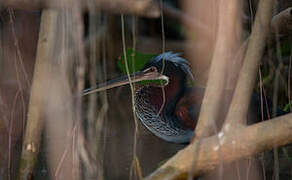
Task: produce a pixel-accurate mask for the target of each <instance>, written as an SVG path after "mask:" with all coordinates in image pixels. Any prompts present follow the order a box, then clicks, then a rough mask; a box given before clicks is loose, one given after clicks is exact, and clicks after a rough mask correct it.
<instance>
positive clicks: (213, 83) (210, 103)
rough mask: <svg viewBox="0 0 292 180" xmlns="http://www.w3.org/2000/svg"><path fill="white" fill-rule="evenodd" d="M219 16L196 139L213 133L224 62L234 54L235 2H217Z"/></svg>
mask: <svg viewBox="0 0 292 180" xmlns="http://www.w3.org/2000/svg"><path fill="white" fill-rule="evenodd" d="M218 15H219V19H218V31H217V40H216V44H215V50H214V54H213V58H212V63H211V68H210V70H209V79H208V82H207V88H206V92H205V96H204V99H203V102H202V108H201V112H200V116H199V120H198V124H197V127H196V131H195V132H196V138H202V137H206V136H210V135H212V134H213V133H214V132H216V123H215V121H216V120H217V119H218V117H219V113H221V111H220V110H222V109H221V106H222V104H221V102H222V95H223V93H224V87H225V84H226V71H227V67H228V62H229V60H230V59H232V58H233V57H234V54H233V52H232V51H230V50H232V49H233V47H234V45H235V34H236V32H235V31H236V27H237V26H236V25H237V23H238V21H239V5H238V2H237V1H233V0H231V1H228V2H226V1H220V2H219V14H218Z"/></svg>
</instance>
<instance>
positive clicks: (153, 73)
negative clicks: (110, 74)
mask: <svg viewBox="0 0 292 180" xmlns="http://www.w3.org/2000/svg"><path fill="white" fill-rule="evenodd" d="M145 80H162V81H166V83H164V84H163V86H166V85H167V84H168V81H169V78H168V77H167V76H165V75H163V74H160V73H159V72H158V71H157V69H156V68H155V67H150V68H148V69H145V70H144V71H138V72H136V73H133V74H131V75H130V80H129V78H128V76H122V77H119V78H116V79H112V80H109V81H107V82H105V83H101V84H98V85H97V86H95V87H92V88H89V89H85V90H84V91H83V96H85V95H88V94H92V93H95V92H100V91H104V90H107V89H111V88H115V87H119V86H124V85H127V84H130V83H136V82H141V81H145Z"/></svg>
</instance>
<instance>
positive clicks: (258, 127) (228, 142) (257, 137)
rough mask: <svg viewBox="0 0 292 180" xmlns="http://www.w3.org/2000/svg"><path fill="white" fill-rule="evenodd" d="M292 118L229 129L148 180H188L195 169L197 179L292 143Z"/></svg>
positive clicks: (173, 160)
mask: <svg viewBox="0 0 292 180" xmlns="http://www.w3.org/2000/svg"><path fill="white" fill-rule="evenodd" d="M291 118H292V114H288V115H285V116H281V117H277V118H274V119H272V120H269V121H264V122H261V123H258V124H255V125H252V126H249V127H242V128H236V129H229V131H226V132H224V133H223V132H222V133H220V134H221V135H220V136H219V135H215V136H212V137H209V138H205V139H203V140H200V141H195V142H194V143H193V144H191V145H189V146H188V147H186V148H185V149H183V150H181V151H179V152H178V153H177V154H176V155H175V156H173V157H172V158H171V159H170V160H169V161H167V163H166V164H164V165H163V166H162V167H160V168H159V169H157V170H156V171H155V172H153V173H152V174H150V175H149V176H148V177H146V178H145V180H158V179H159V180H161V179H182V178H186V177H187V175H188V172H189V171H190V170H191V168H192V165H193V164H192V163H193V162H194V159H195V158H196V164H195V167H194V168H193V175H194V176H198V175H201V174H202V173H204V172H206V171H209V170H213V169H215V167H216V166H217V165H219V163H222V162H232V161H235V160H238V159H242V158H246V157H249V156H251V155H254V154H256V153H259V152H262V151H264V150H269V149H272V148H273V147H279V146H283V145H286V144H289V143H291V142H292V121H291Z"/></svg>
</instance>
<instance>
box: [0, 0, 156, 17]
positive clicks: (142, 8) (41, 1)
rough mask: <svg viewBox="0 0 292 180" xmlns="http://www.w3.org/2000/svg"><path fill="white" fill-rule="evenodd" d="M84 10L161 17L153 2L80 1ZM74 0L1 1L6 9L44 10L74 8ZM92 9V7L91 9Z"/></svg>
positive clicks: (126, 0)
mask: <svg viewBox="0 0 292 180" xmlns="http://www.w3.org/2000/svg"><path fill="white" fill-rule="evenodd" d="M79 1H80V3H79V4H80V5H81V7H80V8H82V9H84V10H88V9H89V6H94V8H95V9H96V10H97V11H105V12H109V13H122V14H135V15H138V16H146V17H159V15H160V11H159V7H158V5H157V4H156V3H154V2H153V0H139V1H136V0H110V1H109V0H94V1H91V0H79ZM74 2H76V1H74V0H34V1H30V0H0V4H1V5H2V6H4V7H9V8H16V9H25V10H38V9H42V8H73V7H74ZM91 8H92V7H91Z"/></svg>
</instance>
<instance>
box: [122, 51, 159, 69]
mask: <svg viewBox="0 0 292 180" xmlns="http://www.w3.org/2000/svg"><path fill="white" fill-rule="evenodd" d="M155 56H157V54H143V53H140V52H138V51H134V50H133V49H127V51H126V57H127V58H126V60H127V62H128V68H129V72H130V74H132V73H134V72H137V71H139V70H141V69H142V68H143V67H144V66H145V64H146V63H147V62H148V61H149V60H150V59H152V58H153V57H155ZM117 65H118V68H119V69H120V70H121V71H122V72H123V73H124V74H127V70H126V63H125V56H124V54H122V55H121V56H120V58H119V60H118V62H117Z"/></svg>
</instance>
